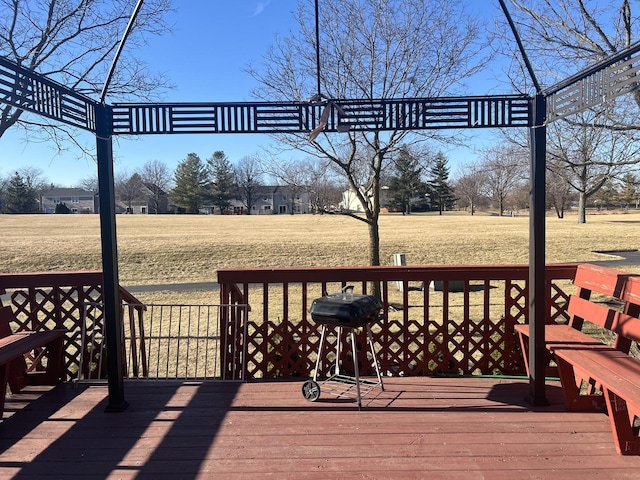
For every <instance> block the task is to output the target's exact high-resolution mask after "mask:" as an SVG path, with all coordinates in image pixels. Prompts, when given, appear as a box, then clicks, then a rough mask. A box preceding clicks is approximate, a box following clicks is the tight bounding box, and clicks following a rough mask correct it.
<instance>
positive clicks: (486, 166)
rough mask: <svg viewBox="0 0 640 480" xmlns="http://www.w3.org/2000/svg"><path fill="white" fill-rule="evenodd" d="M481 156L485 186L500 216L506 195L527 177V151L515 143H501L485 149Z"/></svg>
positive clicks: (502, 212) (503, 208) (481, 169)
mask: <svg viewBox="0 0 640 480" xmlns="http://www.w3.org/2000/svg"><path fill="white" fill-rule="evenodd" d="M482 156H483V162H482V164H481V166H480V171H481V172H482V175H483V177H484V180H485V188H486V191H487V194H488V196H490V197H491V198H492V199H493V201H494V203H495V205H496V207H497V209H498V214H499V215H500V216H502V215H503V214H504V210H505V204H506V200H507V197H508V196H509V195H510V194H511V193H513V192H514V191H515V190H516V189H517V188H518V187H519V185H520V184H521V183H522V181H523V179H524V178H527V163H528V157H527V152H526V150H522V149H520V148H518V147H517V146H515V145H510V144H502V145H498V146H495V147H491V148H488V149H486V150H485V151H484V152H483V153H482Z"/></svg>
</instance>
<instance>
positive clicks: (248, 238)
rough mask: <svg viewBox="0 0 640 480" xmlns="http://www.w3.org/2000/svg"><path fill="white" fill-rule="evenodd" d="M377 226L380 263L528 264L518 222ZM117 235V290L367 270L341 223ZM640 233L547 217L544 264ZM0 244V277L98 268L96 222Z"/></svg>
mask: <svg viewBox="0 0 640 480" xmlns="http://www.w3.org/2000/svg"><path fill="white" fill-rule="evenodd" d="M380 224H381V229H380V237H381V257H382V261H383V263H385V264H392V263H393V254H394V253H399V252H401V253H405V254H406V255H407V263H408V264H431V265H437V264H507V263H527V262H528V255H529V240H528V229H529V221H528V218H527V217H525V216H521V217H514V218H511V217H498V216H490V215H486V214H479V215H476V216H473V217H472V216H470V215H462V214H458V213H451V214H446V215H443V216H439V215H437V214H417V215H416V214H414V215H410V216H402V215H394V214H391V215H389V214H388V215H382V216H381V221H380ZM117 233H118V252H119V265H120V279H121V283H122V284H123V285H144V284H164V283H182V282H208V281H215V280H216V271H217V270H218V269H220V268H242V267H287V266H341V265H344V266H352V265H367V264H368V233H367V226H366V225H365V224H364V223H363V222H358V221H357V220H354V219H351V218H348V217H342V216H338V215H273V216H219V215H215V216H214V215H206V216H204V215H203V216H174V215H160V216H155V215H121V216H118V218H117ZM639 233H640V212H634V211H631V212H630V213H618V214H600V215H589V216H588V223H587V224H584V225H579V224H577V222H576V217H575V216H568V217H567V218H565V219H563V220H560V219H557V218H555V217H552V216H549V217H548V219H547V250H546V251H547V262H549V263H554V262H576V261H578V262H582V261H595V260H603V259H606V258H608V257H607V256H606V255H602V254H598V253H595V251H596V250H630V249H637V248H638V247H639V244H640V236H639V235H638V234H639ZM0 239H1V240H0V244H1V245H2V248H0V271H2V272H9V273H10V272H33V271H50V270H87V269H100V268H101V265H100V231H99V218H98V216H97V215H0ZM629 270H633V271H636V272H639V273H640V265H637V266H635V267H633V268H629ZM159 297H162V295H160V296H159ZM171 297H172V299H173V300H175V297H174V296H173V295H171ZM190 297H191V298H192V299H193V296H192V295H190ZM155 300H156V301H158V300H159V301H162V300H163V299H162V298H158V296H156V297H155ZM167 300H168V299H167Z"/></svg>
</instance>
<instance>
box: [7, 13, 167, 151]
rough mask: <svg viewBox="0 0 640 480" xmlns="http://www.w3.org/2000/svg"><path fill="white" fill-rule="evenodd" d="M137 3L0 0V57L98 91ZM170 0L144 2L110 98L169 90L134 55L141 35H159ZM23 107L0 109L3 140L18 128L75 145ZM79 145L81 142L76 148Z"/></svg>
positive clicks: (91, 92)
mask: <svg viewBox="0 0 640 480" xmlns="http://www.w3.org/2000/svg"><path fill="white" fill-rule="evenodd" d="M135 4H136V1H135V0H68V1H64V2H61V1H58V0H42V1H38V2H30V1H21V0H0V11H2V15H1V16H0V55H2V56H5V57H7V58H9V59H10V60H12V61H14V62H16V63H17V64H18V65H21V66H23V67H26V68H28V69H30V70H36V71H38V72H39V73H41V74H43V75H46V76H47V77H49V78H52V79H55V80H57V81H58V82H60V83H62V84H64V85H66V86H68V87H70V88H72V89H74V90H76V91H78V92H81V93H84V94H88V95H95V94H98V93H100V91H101V90H102V87H103V83H104V81H105V78H106V72H107V70H108V68H109V67H110V64H111V61H112V60H113V55H114V52H115V49H116V47H117V45H118V42H119V41H120V38H121V37H122V33H123V31H124V29H125V27H126V25H127V23H128V21H129V16H130V15H131V13H132V11H133V9H134V5H135ZM170 6H171V4H170V0H150V1H147V2H145V3H144V6H143V8H142V9H141V10H140V13H139V15H138V17H137V19H136V22H135V25H134V28H133V30H132V32H131V34H130V36H129V39H128V41H127V45H126V47H125V50H124V54H123V55H122V57H121V58H120V61H119V63H118V66H117V69H116V71H115V74H114V76H113V79H112V81H111V86H110V89H109V93H110V95H112V96H113V97H116V98H119V99H126V98H136V99H140V98H141V97H142V98H149V97H150V96H151V95H153V94H154V93H157V92H158V90H159V89H161V88H163V87H166V86H167V82H166V80H165V79H164V78H163V76H162V75H157V74H152V73H150V72H149V70H148V69H147V68H146V66H145V64H144V63H143V62H142V61H141V60H140V59H139V58H137V57H136V56H135V52H136V49H137V47H140V46H141V45H143V44H144V41H145V36H146V35H149V34H158V33H164V32H166V30H167V26H166V24H165V22H164V21H163V17H164V14H165V12H166V11H167V10H168V9H169V8H170ZM23 113H24V112H23V110H20V109H16V108H14V107H12V106H10V105H8V104H0V137H2V135H3V134H4V132H6V131H7V129H9V128H11V127H12V126H20V127H22V128H23V129H24V131H25V136H27V137H28V138H34V137H35V138H36V139H41V138H46V139H53V140H54V141H55V142H56V144H57V145H58V148H61V149H62V148H63V146H64V143H65V141H71V142H73V143H76V144H78V142H77V140H76V139H75V136H74V135H73V131H71V130H69V129H68V128H67V127H64V126H61V125H59V124H57V123H54V122H48V121H46V120H44V119H43V118H40V117H38V118H36V117H34V116H30V115H23ZM80 146H82V145H80Z"/></svg>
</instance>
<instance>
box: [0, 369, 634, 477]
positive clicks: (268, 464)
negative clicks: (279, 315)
mask: <svg viewBox="0 0 640 480" xmlns="http://www.w3.org/2000/svg"><path fill="white" fill-rule="evenodd" d="M301 386H302V382H301V381H300V382H297V381H280V382H260V383H222V382H205V383H200V382H175V381H167V382H165V381H147V382H144V381H127V382H126V383H125V387H126V398H127V400H128V401H129V402H130V406H129V408H128V409H127V410H125V411H124V412H122V413H104V408H105V405H106V396H107V388H106V386H104V385H92V386H89V385H81V386H79V387H78V388H77V389H75V388H74V387H73V386H72V385H60V386H58V387H55V388H54V389H52V390H47V389H46V388H41V387H38V388H35V387H31V389H30V390H28V391H26V392H25V393H23V394H20V395H13V396H12V395H9V396H8V398H7V405H6V411H5V415H4V418H3V421H2V422H1V423H0V478H3V479H4V478H17V479H33V478H39V479H47V478H64V479H70V478H82V479H94V478H95V479H103V478H114V479H115V478H118V479H132V478H136V479H141V478H143V479H147V478H148V479H172V480H173V479H195V478H203V479H204V478H213V479H217V478H220V479H239V478H243V479H244V478H246V479H257V478H276V479H287V478H290V479H305V478H313V479H333V478H335V479H338V478H339V479H351V478H375V479H425V478H428V479H430V480H433V479H447V480H456V479H465V480H467V479H509V480H514V479H525V478H526V479H552V478H553V479H567V478H569V479H570V478H579V479H581V480H590V479H596V478H597V479H635V478H639V479H640V456H632V457H623V456H620V455H617V454H616V452H615V449H614V446H613V441H612V436H611V430H610V428H609V420H608V418H607V416H606V415H604V414H602V413H569V412H565V410H564V407H563V405H562V400H561V396H560V392H559V388H558V386H557V385H552V386H550V387H549V389H548V398H549V400H550V401H551V405H550V406H548V407H544V408H531V407H530V406H528V405H527V404H526V403H525V402H524V401H523V398H524V397H525V395H526V393H527V391H528V385H527V383H526V382H525V381H523V380H521V379H505V378H502V379H493V378H464V379H460V378H425V377H419V378H392V379H391V378H390V379H387V381H386V382H385V387H386V388H385V391H384V392H380V390H379V389H376V390H374V391H372V392H370V393H369V394H368V395H367V396H366V397H365V398H364V401H363V409H362V411H358V410H357V407H356V404H355V403H354V402H353V401H350V400H342V401H337V400H336V398H335V396H332V395H330V394H329V393H327V392H324V391H323V393H322V394H321V397H320V399H319V400H318V401H317V402H315V403H310V402H307V401H306V400H304V398H303V397H302V394H301ZM324 387H327V385H324ZM325 390H327V389H326V388H325Z"/></svg>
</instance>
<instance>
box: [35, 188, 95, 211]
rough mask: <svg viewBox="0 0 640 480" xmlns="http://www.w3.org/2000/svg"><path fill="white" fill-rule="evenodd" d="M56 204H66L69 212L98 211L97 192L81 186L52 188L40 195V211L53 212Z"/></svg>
mask: <svg viewBox="0 0 640 480" xmlns="http://www.w3.org/2000/svg"><path fill="white" fill-rule="evenodd" d="M58 204H64V205H66V206H67V208H68V209H69V210H70V211H71V213H98V211H99V207H98V192H92V191H87V190H83V189H82V188H52V189H51V190H49V191H48V192H45V193H43V194H42V195H41V196H40V211H41V212H42V213H55V211H56V205H58Z"/></svg>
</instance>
